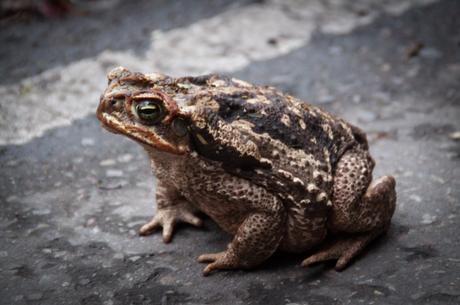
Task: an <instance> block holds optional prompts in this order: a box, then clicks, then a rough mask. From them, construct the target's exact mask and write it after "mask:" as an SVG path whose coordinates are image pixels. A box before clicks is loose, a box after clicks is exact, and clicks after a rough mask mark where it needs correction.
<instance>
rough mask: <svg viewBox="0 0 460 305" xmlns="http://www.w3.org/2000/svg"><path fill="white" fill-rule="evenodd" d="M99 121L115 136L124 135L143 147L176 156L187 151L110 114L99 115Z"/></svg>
mask: <svg viewBox="0 0 460 305" xmlns="http://www.w3.org/2000/svg"><path fill="white" fill-rule="evenodd" d="M97 117H98V119H99V121H101V125H102V127H103V128H104V129H106V130H107V131H109V132H111V133H114V134H123V135H125V136H127V137H129V138H131V139H133V140H134V141H136V142H139V143H141V144H142V145H143V146H146V147H149V148H150V147H151V148H154V149H157V150H160V151H164V152H168V153H171V154H175V155H183V154H185V153H186V152H187V150H186V149H185V148H184V147H182V146H175V145H172V144H171V143H168V142H166V141H165V140H163V139H162V138H161V137H159V136H158V135H156V134H155V133H153V132H149V131H148V130H145V129H143V128H140V127H138V126H136V125H135V124H133V125H132V126H129V125H128V126H127V125H125V124H123V123H121V121H120V120H119V119H118V118H116V117H114V116H112V115H110V114H108V113H98V116H97Z"/></svg>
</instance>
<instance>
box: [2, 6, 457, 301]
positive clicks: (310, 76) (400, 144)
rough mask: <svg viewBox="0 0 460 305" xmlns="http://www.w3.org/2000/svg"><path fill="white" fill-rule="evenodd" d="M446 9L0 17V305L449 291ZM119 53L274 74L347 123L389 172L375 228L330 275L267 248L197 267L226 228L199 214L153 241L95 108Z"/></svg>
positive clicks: (271, 79)
mask: <svg viewBox="0 0 460 305" xmlns="http://www.w3.org/2000/svg"><path fill="white" fill-rule="evenodd" d="M459 13H460V2H458V1H453V0H452V1H448V0H446V1H363V0H362V1H354V2H349V1H305V2H301V1H286V2H285V1H238V2H232V1H209V2H208V1H177V2H173V1H171V2H169V1H138V2H137V1H129V2H128V1H126V2H120V3H118V4H117V3H116V2H114V4H113V5H112V6H108V9H106V10H104V11H96V10H95V11H90V12H89V13H87V14H83V15H76V16H69V17H67V18H65V19H59V20H41V19H35V18H33V19H31V20H26V21H24V20H9V21H1V22H2V24H1V29H0V44H1V49H0V71H1V72H2V73H0V94H1V100H0V126H1V130H0V141H1V143H2V146H0V166H1V169H0V204H1V209H0V228H1V229H0V304H107V305H108V304H361V303H362V304H459V303H460V237H459V229H460V225H459V224H460V219H459V217H460V216H459V213H460V202H459V200H460V166H459V165H460V139H459V135H458V132H459V131H460V119H459V118H460V21H459V19H458V15H459ZM235 23H236V24H235ZM238 25H240V27H241V28H239V27H238ZM261 25H263V26H261ZM251 29H255V30H251ZM264 29H266V31H264ZM267 33H268V34H267ZM259 38H260V39H263V40H260V41H259V40H257V39H259ZM261 41H262V42H263V43H262V42H261ZM417 43H423V48H422V49H421V50H420V51H419V52H418V54H416V55H415V56H413V57H410V58H409V57H408V56H407V54H408V52H409V51H410V49H411V48H413V46H415V45H416V44H417ZM409 53H410V52H409ZM119 64H121V65H125V66H128V67H129V68H134V69H139V70H143V71H152V70H162V71H166V72H168V73H172V74H176V75H178V74H183V73H195V74H196V73H205V72H209V71H215V72H225V73H228V74H231V75H234V76H236V77H239V78H242V79H245V80H248V81H251V82H255V83H259V84H272V85H275V86H277V87H279V88H281V89H283V90H285V91H287V92H290V93H292V94H294V95H296V96H299V97H301V98H304V99H305V100H307V101H311V102H312V103H316V104H320V105H321V106H322V107H324V108H325V109H327V110H329V111H331V112H334V113H336V114H339V115H341V116H343V117H345V118H346V119H348V120H350V121H351V122H353V123H355V124H357V125H359V126H361V127H362V128H363V129H364V130H366V131H367V132H368V135H369V138H370V141H371V146H372V153H373V155H374V156H375V159H376V160H377V167H376V174H375V176H380V175H383V174H393V175H395V177H396V179H397V183H398V184H397V191H398V207H397V210H396V213H395V216H394V220H393V225H392V227H391V229H390V231H389V232H388V234H387V235H385V236H384V237H382V238H380V239H379V240H377V241H376V242H374V243H373V244H372V246H371V247H369V249H368V250H367V251H366V252H365V253H363V255H361V256H360V257H359V259H358V260H356V261H355V262H354V264H353V265H351V266H350V267H349V268H348V269H346V270H345V271H343V272H341V273H337V272H335V271H334V270H333V269H332V265H330V264H326V265H318V266H315V267H312V268H308V269H303V268H300V267H299V263H300V261H301V260H302V258H303V256H291V255H286V254H277V255H276V256H275V257H274V258H272V259H271V260H270V261H268V262H267V263H266V264H265V265H263V266H261V267H260V268H258V269H256V270H252V271H227V272H218V273H215V274H213V275H212V276H210V277H206V278H203V277H202V276H201V269H202V268H203V266H202V265H200V264H198V263H197V262H196V261H195V259H196V257H197V256H198V255H199V254H202V253H204V252H213V251H217V250H220V249H222V248H223V247H225V245H226V243H227V242H228V241H229V239H230V237H229V236H227V235H225V234H224V233H222V232H221V231H220V230H219V229H218V228H217V227H216V225H215V224H213V223H212V222H211V221H210V220H209V219H208V220H206V225H205V228H204V229H195V228H192V227H189V226H181V227H180V228H179V230H178V231H177V233H176V235H175V237H174V240H173V243H172V244H168V245H165V244H163V243H162V242H161V238H160V236H159V235H158V234H156V235H153V236H148V237H139V236H138V235H137V230H138V228H139V227H140V225H141V224H143V223H144V222H145V221H146V220H148V219H149V217H151V215H153V213H154V208H153V194H154V184H155V180H154V177H152V176H151V175H150V171H149V168H148V162H147V158H146V156H145V155H144V153H143V152H142V150H141V149H140V148H139V147H138V146H136V145H135V144H134V143H132V142H130V141H129V140H127V139H125V138H122V137H120V136H116V135H111V134H108V133H107V132H104V131H103V130H102V129H101V128H100V127H99V124H98V122H97V121H96V118H95V116H94V113H93V111H94V109H95V105H96V104H97V98H98V96H99V94H100V90H101V89H102V88H103V87H104V84H105V79H104V73H105V72H106V71H107V70H109V69H110V68H112V67H113V66H115V65H119Z"/></svg>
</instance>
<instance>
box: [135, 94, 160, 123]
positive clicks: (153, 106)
mask: <svg viewBox="0 0 460 305" xmlns="http://www.w3.org/2000/svg"><path fill="white" fill-rule="evenodd" d="M136 113H137V115H138V116H139V118H140V119H141V120H142V121H145V122H146V123H149V124H155V123H158V122H159V121H160V120H161V119H162V118H163V116H164V110H163V105H162V102H161V100H156V99H152V100H141V101H139V102H137V105H136Z"/></svg>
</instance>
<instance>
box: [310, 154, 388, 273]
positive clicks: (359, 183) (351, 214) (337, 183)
mask: <svg viewBox="0 0 460 305" xmlns="http://www.w3.org/2000/svg"><path fill="white" fill-rule="evenodd" d="M373 167H374V161H373V160H372V158H371V157H370V155H369V153H368V152H367V151H366V150H361V149H355V150H351V151H349V152H347V153H346V154H345V155H344V156H342V158H341V159H340V161H339V162H338V164H337V168H336V174H335V179H334V188H333V198H332V199H333V207H332V211H331V215H330V216H329V219H328V227H329V229H330V231H331V232H332V233H333V234H334V237H335V239H333V240H332V241H331V242H329V243H327V244H326V245H325V246H324V247H323V248H322V249H320V250H319V252H317V253H316V254H314V255H312V256H310V257H308V258H307V259H305V260H304V261H303V262H302V266H309V265H311V264H314V263H317V262H321V261H326V260H337V263H336V269H337V270H342V269H344V268H345V267H346V266H347V264H348V263H349V262H350V261H351V260H352V259H353V258H354V257H355V256H356V255H357V254H358V253H359V252H361V250H362V249H364V247H365V246H366V245H367V244H368V243H369V242H371V241H372V240H373V239H375V238H376V237H377V236H379V235H380V234H382V233H383V232H385V231H386V230H387V229H388V227H389V225H390V220H391V217H392V215H393V213H394V210H395V203H396V192H395V180H394V178H393V177H391V176H384V177H382V178H380V179H378V180H376V181H375V182H374V183H373V184H372V185H370V186H369V183H370V182H371V180H372V169H373Z"/></svg>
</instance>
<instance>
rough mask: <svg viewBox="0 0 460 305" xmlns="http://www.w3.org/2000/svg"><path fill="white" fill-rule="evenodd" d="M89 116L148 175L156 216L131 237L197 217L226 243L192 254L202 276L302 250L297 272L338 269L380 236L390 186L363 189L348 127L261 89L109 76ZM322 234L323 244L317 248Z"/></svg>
mask: <svg viewBox="0 0 460 305" xmlns="http://www.w3.org/2000/svg"><path fill="white" fill-rule="evenodd" d="M108 81H109V83H108V87H107V89H106V90H105V92H104V93H103V94H102V96H101V99H100V104H99V107H98V109H97V117H98V119H99V120H100V121H101V123H102V126H103V127H105V128H106V129H108V130H109V131H112V132H114V133H120V134H123V135H125V136H127V137H129V138H131V139H133V140H134V141H136V142H138V143H140V144H141V145H142V146H143V147H144V148H145V150H146V151H147V153H148V155H149V157H150V159H151V166H152V170H153V172H154V174H155V175H156V177H157V188H156V203H157V212H156V214H155V216H154V217H153V219H152V220H151V221H150V222H148V223H147V224H145V225H144V226H142V227H141V229H140V234H142V235H146V234H150V233H151V232H153V231H154V230H155V229H157V228H159V227H162V229H163V239H164V241H165V242H169V241H170V240H171V238H172V234H173V229H174V226H175V224H176V223H178V222H186V223H190V224H192V225H195V226H199V225H201V219H199V218H198V217H197V215H196V212H197V211H201V212H203V213H205V214H207V215H208V216H209V217H211V218H212V219H213V220H214V221H215V222H216V223H217V224H218V225H219V226H220V227H221V228H222V229H223V230H225V231H226V232H228V233H230V234H231V235H232V236H234V237H233V240H232V242H231V243H230V244H229V246H228V248H227V249H226V250H224V251H222V252H218V253H210V254H203V255H201V256H200V257H199V258H198V261H199V262H203V263H208V265H207V266H206V268H205V269H204V271H203V273H204V275H207V274H209V273H210V272H211V271H212V270H216V269H235V268H251V267H254V266H257V265H259V264H261V263H262V262H264V261H265V260H266V259H267V258H269V257H270V256H271V255H272V254H273V253H274V252H275V251H276V250H281V251H288V252H298V253H299V252H307V251H310V256H308V257H307V258H306V259H305V260H304V261H303V262H302V266H309V265H311V264H313V263H317V262H321V261H325V260H336V269H337V270H341V269H343V268H345V267H346V265H347V264H348V263H349V262H350V260H351V259H352V258H353V257H355V256H356V255H357V254H358V253H359V252H360V251H361V250H362V249H363V248H364V247H365V246H366V245H367V244H368V243H369V242H370V241H371V240H373V239H374V238H375V237H377V236H378V235H380V234H381V233H383V232H385V231H386V230H387V229H388V227H389V225H390V220H391V217H392V215H393V213H394V210H395V201H396V193H395V180H394V178H393V177H391V176H384V177H382V178H380V179H378V180H376V181H375V182H374V183H372V184H371V181H372V170H373V168H374V161H373V159H372V157H371V156H370V154H369V150H368V143H367V140H366V135H365V134H364V133H363V131H361V130H360V129H359V128H357V127H355V126H353V125H351V124H350V123H347V122H346V121H344V120H342V119H340V118H338V117H336V116H333V115H332V114H329V113H327V112H325V111H323V110H321V109H319V108H317V107H315V106H313V105H310V104H307V103H305V102H303V101H300V100H298V99H296V98H294V97H292V96H290V95H287V94H283V93H281V92H280V91H278V90H276V89H275V88H273V87H267V86H255V85H252V84H249V83H246V82H244V81H241V80H237V79H233V78H229V77H222V76H218V75H205V76H198V77H179V78H173V77H169V76H166V75H163V74H141V73H133V72H130V71H129V70H127V69H125V68H121V67H119V68H116V69H114V70H112V71H111V72H110V73H109V74H108ZM326 236H327V237H328V239H327V242H326Z"/></svg>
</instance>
